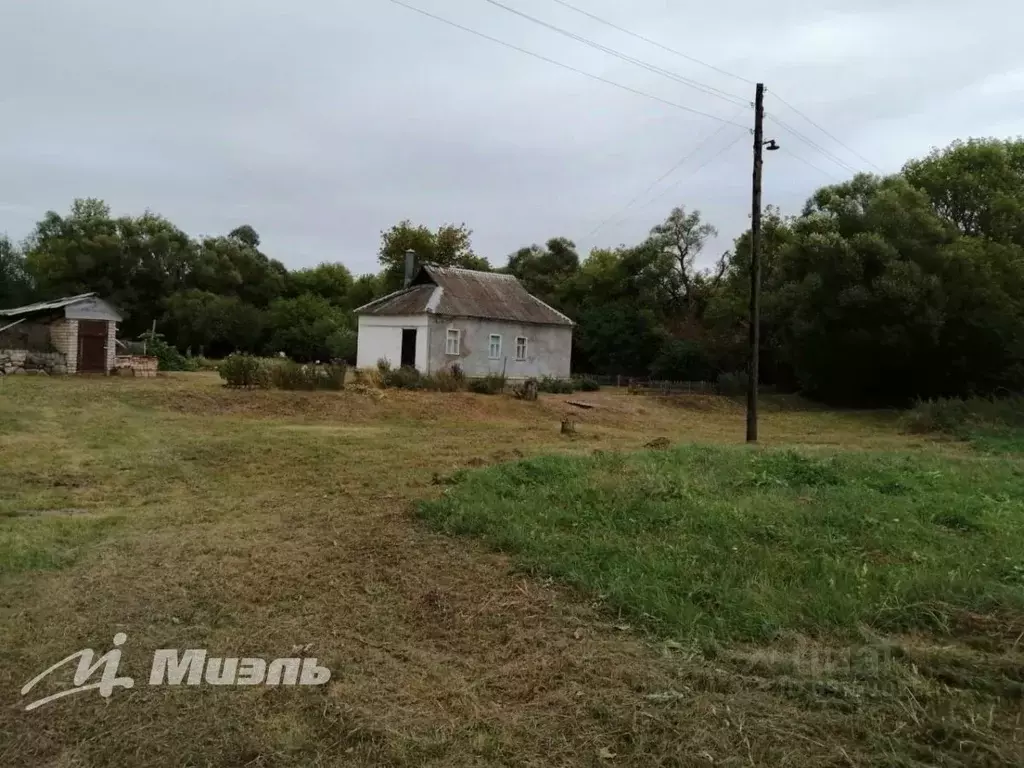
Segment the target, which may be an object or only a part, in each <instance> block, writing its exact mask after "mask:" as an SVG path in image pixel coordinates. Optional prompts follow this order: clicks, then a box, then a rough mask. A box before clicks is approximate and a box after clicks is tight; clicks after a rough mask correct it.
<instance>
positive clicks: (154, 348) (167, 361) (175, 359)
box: [142, 331, 198, 371]
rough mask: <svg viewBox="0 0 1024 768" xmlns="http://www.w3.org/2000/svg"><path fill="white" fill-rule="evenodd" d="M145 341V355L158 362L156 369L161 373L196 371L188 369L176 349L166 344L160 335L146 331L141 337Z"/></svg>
mask: <svg viewBox="0 0 1024 768" xmlns="http://www.w3.org/2000/svg"><path fill="white" fill-rule="evenodd" d="M142 337H143V338H144V339H145V340H146V354H147V355H152V356H153V357H155V358H156V359H157V360H158V361H159V362H158V363H157V367H158V368H159V369H160V370H161V371H186V370H193V371H194V370H198V368H189V367H188V362H187V360H186V358H185V356H184V355H183V354H181V352H179V351H178V348H177V347H175V346H173V345H172V344H168V343H167V341H166V340H165V339H164V337H163V335H162V334H159V333H154V332H152V331H147V332H146V333H144V334H143V336H142Z"/></svg>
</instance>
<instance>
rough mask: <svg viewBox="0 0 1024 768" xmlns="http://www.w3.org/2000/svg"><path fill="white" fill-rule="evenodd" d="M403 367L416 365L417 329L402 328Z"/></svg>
mask: <svg viewBox="0 0 1024 768" xmlns="http://www.w3.org/2000/svg"><path fill="white" fill-rule="evenodd" d="M402 367H403V368H405V367H409V368H415V367H416V329H415V328H403V329H402Z"/></svg>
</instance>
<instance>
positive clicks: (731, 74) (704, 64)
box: [488, 0, 883, 173]
mask: <svg viewBox="0 0 1024 768" xmlns="http://www.w3.org/2000/svg"><path fill="white" fill-rule="evenodd" d="M488 1H489V0H488ZM552 2H555V3H558V5H561V6H564V7H565V8H569V9H570V10H573V11H575V12H576V13H579V14H582V15H583V16H586V17H587V18H590V19H593V20H594V21H596V22H599V23H600V24H604V25H605V26H607V27H611V28H612V29H615V30H618V31H619V32H622V33H623V34H626V35H629V36H630V37H633V38H636V39H637V40H642V41H643V42H645V43H648V44H649V45H653V46H655V47H657V48H660V49H661V50H663V51H668V52H669V53H672V54H675V55H676V56H679V57H681V58H684V59H686V60H687V61H692V62H693V63H695V64H699V65H701V66H702V67H707V68H708V69H712V70H714V71H715V72H718V73H720V74H723V75H726V76H727V77H731V78H734V79H736V80H740V81H742V82H744V83H748V84H749V85H754V81H753V80H748V79H747V78H745V77H743V76H742V75H737V74H736V73H734V72H729V71H728V70H725V69H722V68H721V67H716V66H715V65H714V64H709V63H708V62H706V61H702V60H701V59H698V58H696V57H694V56H690V55H689V54H686V53H683V52H682V51H680V50H678V49H677V48H673V47H671V46H668V45H665V44H664V43H659V42H658V41H657V40H652V39H651V38H649V37H645V36H644V35H641V34H638V33H636V32H633V31H632V30H630V29H626V28H625V27H622V26H619V25H618V24H615V23H613V22H611V21H608V20H607V19H604V18H601V17H600V16H598V15H596V14H593V13H590V12H589V11H586V10H584V9H582V8H578V7H577V6H575V5H573V4H572V3H570V2H567V0H552ZM772 93H773V95H775V98H776V99H778V100H779V102H780V103H781V104H783V105H785V106H786V107H788V108H789V109H791V110H793V112H795V113H796V114H797V115H799V116H800V117H802V118H803V119H804V120H806V121H807V122H808V123H810V124H811V125H812V126H814V127H815V128H817V129H818V130H819V131H821V132H822V133H823V134H825V135H826V136H827V137H828V138H830V139H831V140H832V141H834V142H835V143H836V144H838V145H839V146H841V147H843V148H844V149H845V150H846V151H848V152H849V153H850V154H852V155H854V156H856V157H857V158H859V159H860V160H862V161H863V162H865V163H867V164H868V165H870V166H871V167H872V168H874V169H875V170H877V171H878V172H879V173H883V171H882V169H881V168H880V167H879V166H878V165H876V164H875V163H873V162H872V161H871V160H869V159H868V158H866V157H864V155H862V154H860V153H859V152H857V151H856V150H854V149H853V148H851V147H850V146H848V145H846V144H845V143H843V142H842V141H841V140H840V139H838V138H837V137H836V136H834V135H833V134H831V133H829V132H828V131H827V130H825V128H823V127H822V126H821V125H819V124H818V123H816V122H814V120H812V119H811V118H810V117H808V116H807V115H806V114H804V113H803V112H801V111H800V110H799V109H797V108H796V107H794V106H793V105H792V104H790V103H789V102H788V101H786V100H785V99H783V98H782V97H781V96H778V95H777V94H775V93H774V91H773V92H772ZM776 122H778V121H777V120H776ZM783 127H786V126H783ZM787 130H792V129H788V128H787ZM793 133H794V135H798V134H797V133H796V132H795V131H794V132H793ZM798 138H802V139H803V140H804V141H807V142H808V143H809V144H812V145H814V144H813V142H811V141H810V140H809V139H807V138H806V137H802V136H799V135H798ZM814 146H816V145H814ZM816 148H817V149H818V150H819V151H820V152H822V153H823V154H825V155H826V156H828V155H829V153H828V152H826V151H825V150H823V149H821V148H820V147H817V146H816ZM840 164H841V165H842V164H843V162H842V161H840ZM847 167H849V166H847Z"/></svg>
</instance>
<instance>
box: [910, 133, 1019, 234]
mask: <svg viewBox="0 0 1024 768" xmlns="http://www.w3.org/2000/svg"><path fill="white" fill-rule="evenodd" d="M903 175H904V176H905V177H906V178H907V180H908V181H909V182H910V183H911V184H912V185H914V186H915V187H917V188H919V189H922V190H924V191H925V192H926V193H927V195H928V197H929V199H930V200H931V203H932V205H933V206H934V208H935V210H936V212H938V214H939V215H940V216H941V217H942V218H944V219H946V220H948V221H950V222H952V223H953V224H954V225H956V227H957V229H959V230H960V232H961V234H964V235H967V236H979V237H987V238H989V239H991V240H995V241H997V242H1003V243H1015V244H1017V245H1024V139H1019V138H1018V139H1015V140H1005V141H1003V140H999V139H969V140H967V141H955V142H953V143H952V144H950V145H949V146H948V147H946V148H945V149H935V150H933V151H932V152H931V154H930V155H928V157H926V158H924V159H922V160H911V161H910V162H908V163H907V164H906V165H905V166H904V168H903Z"/></svg>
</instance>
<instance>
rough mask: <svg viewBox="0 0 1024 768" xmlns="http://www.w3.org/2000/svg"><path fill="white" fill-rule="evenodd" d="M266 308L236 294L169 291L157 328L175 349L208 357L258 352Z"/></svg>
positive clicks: (264, 328)
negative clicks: (164, 309) (249, 302)
mask: <svg viewBox="0 0 1024 768" xmlns="http://www.w3.org/2000/svg"><path fill="white" fill-rule="evenodd" d="M266 325H267V317H266V311H265V310H261V309H260V308H259V307H255V306H253V305H252V304H246V303H245V302H243V301H242V300H241V299H239V298H238V297H237V296H221V295H218V294H216V293H210V292H209V291H200V290H197V289H194V288H193V289H188V290H183V291H178V292H176V293H174V294H172V295H171V296H170V297H169V298H168V300H167V312H166V314H165V315H164V319H163V322H162V323H161V326H160V327H161V328H162V329H163V330H164V335H165V336H166V337H167V339H168V340H169V341H170V342H171V343H173V344H174V345H175V346H176V347H177V348H178V349H192V351H193V352H195V353H199V352H200V351H201V352H202V353H203V354H206V355H209V356H211V357H225V356H227V355H229V354H231V353H232V352H258V351H260V348H261V343H262V339H263V336H264V333H265V330H266Z"/></svg>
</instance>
